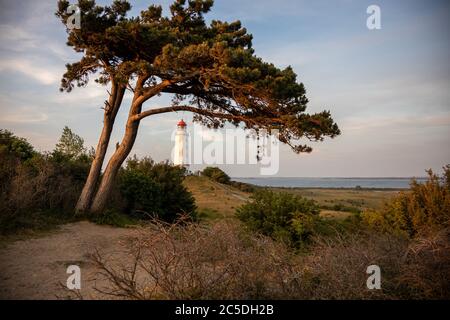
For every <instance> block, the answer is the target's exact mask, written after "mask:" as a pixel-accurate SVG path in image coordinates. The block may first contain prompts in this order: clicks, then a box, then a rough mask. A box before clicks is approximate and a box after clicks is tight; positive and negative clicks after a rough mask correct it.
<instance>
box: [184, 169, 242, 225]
mask: <svg viewBox="0 0 450 320" xmlns="http://www.w3.org/2000/svg"><path fill="white" fill-rule="evenodd" d="M184 185H185V186H186V187H187V188H188V190H189V191H190V192H191V193H192V194H193V195H194V198H195V203H196V205H197V207H198V209H199V212H200V216H201V217H202V213H203V216H204V217H205V218H206V219H209V220H218V219H223V218H226V219H228V218H233V216H234V212H235V210H236V208H237V207H239V206H241V205H242V204H244V203H245V202H246V201H247V200H248V198H249V197H250V194H249V193H246V192H242V191H240V190H239V189H237V188H234V187H232V186H229V185H224V184H220V183H217V182H215V181H212V180H211V179H209V178H207V177H198V176H188V177H186V178H185V180H184Z"/></svg>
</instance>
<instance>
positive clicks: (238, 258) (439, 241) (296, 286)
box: [87, 220, 450, 299]
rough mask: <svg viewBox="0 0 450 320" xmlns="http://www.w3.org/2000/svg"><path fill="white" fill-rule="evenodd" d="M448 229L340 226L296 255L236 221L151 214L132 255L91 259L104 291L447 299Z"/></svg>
mask: <svg viewBox="0 0 450 320" xmlns="http://www.w3.org/2000/svg"><path fill="white" fill-rule="evenodd" d="M449 235H450V234H449V233H448V232H447V233H440V234H436V235H435V236H433V237H431V238H430V237H428V238H421V239H417V240H414V241H410V240H408V239H405V238H402V237H397V236H394V235H390V234H380V233H376V232H356V233H352V234H349V235H347V236H345V237H342V236H340V235H339V234H336V235H335V237H333V238H330V237H322V236H321V237H313V238H312V240H311V242H312V243H311V246H310V247H309V250H308V254H307V255H295V254H293V252H292V249H291V248H289V247H288V246H286V245H284V244H283V243H280V242H277V241H273V240H272V239H271V238H270V237H266V236H262V235H255V234H252V233H247V232H246V231H245V230H243V229H242V228H240V226H239V225H238V224H236V223H232V222H224V221H221V222H218V223H216V224H213V225H211V226H205V225H199V224H195V223H189V222H188V221H186V220H181V221H179V222H177V223H175V224H171V225H170V224H166V223H163V222H160V221H156V220H154V221H152V223H150V224H149V225H148V226H147V227H145V228H143V229H142V230H141V232H140V234H139V235H138V236H137V237H136V238H135V240H134V241H132V242H127V246H128V247H127V249H128V250H127V251H128V252H129V253H130V255H131V258H130V259H126V260H125V262H120V261H119V260H115V259H114V257H112V256H111V255H107V253H106V252H105V253H102V252H96V253H95V254H94V255H93V256H92V259H93V262H94V263H95V265H96V266H97V267H98V268H99V270H100V271H99V272H100V275H101V276H104V277H105V278H106V280H107V282H106V283H105V284H104V286H102V287H97V289H98V290H99V291H100V292H101V293H104V294H106V295H107V296H106V298H111V296H113V297H116V298H122V299H448V298H449V293H450V288H449V284H450V281H449V280H450V272H449V270H450V250H449V249H450V248H449ZM106 257H108V258H106ZM122 261H123V260H122ZM370 265H378V266H379V267H380V268H381V276H382V278H381V290H369V289H368V288H367V286H366V283H367V278H368V274H367V273H366V270H367V267H368V266H370ZM87 298H88V297H87Z"/></svg>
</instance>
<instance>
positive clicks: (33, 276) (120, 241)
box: [0, 221, 138, 299]
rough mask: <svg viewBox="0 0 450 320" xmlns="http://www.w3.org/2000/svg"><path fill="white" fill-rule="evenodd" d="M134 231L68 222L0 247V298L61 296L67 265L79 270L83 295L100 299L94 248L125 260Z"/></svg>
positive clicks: (99, 282)
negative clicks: (50, 231) (49, 230)
mask: <svg viewBox="0 0 450 320" xmlns="http://www.w3.org/2000/svg"><path fill="white" fill-rule="evenodd" d="M137 233H138V230H137V229H134V228H113V227H109V226H100V225H96V224H93V223H90V222H85V221H82V222H76V223H70V224H67V225H64V226H62V227H60V228H59V229H58V230H56V231H54V232H52V233H51V234H50V235H46V236H43V237H39V238H34V239H27V240H19V241H16V242H12V243H8V244H7V245H6V246H4V247H2V248H0V299H61V298H62V299H64V298H68V297H69V296H70V292H69V291H67V289H64V288H63V285H65V284H66V281H67V278H68V277H69V274H67V273H66V272H67V267H68V266H69V265H78V266H79V267H80V269H81V293H82V295H83V297H86V298H93V299H101V298H102V295H100V294H99V293H98V292H97V291H96V290H94V286H97V287H101V285H102V282H103V283H105V282H104V280H103V279H101V278H100V277H99V276H98V274H97V273H98V270H97V268H96V267H95V266H94V265H93V264H92V263H91V262H90V260H89V254H90V253H92V252H94V251H95V250H96V249H98V250H99V251H100V252H102V254H105V255H106V256H108V257H110V258H113V259H118V261H120V260H122V261H123V262H125V263H126V261H127V259H130V256H129V255H128V254H127V250H126V243H127V242H129V241H130V240H131V239H133V238H134V237H135V236H136V235H137Z"/></svg>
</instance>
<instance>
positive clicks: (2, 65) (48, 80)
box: [0, 59, 59, 85]
mask: <svg viewBox="0 0 450 320" xmlns="http://www.w3.org/2000/svg"><path fill="white" fill-rule="evenodd" d="M0 71H2V72H4V71H12V72H19V73H22V74H24V75H26V76H27V77H29V78H32V79H34V80H37V81H38V82H39V83H41V84H44V85H51V84H55V83H57V82H58V81H59V76H58V74H59V72H57V71H55V70H49V68H43V67H41V66H37V64H36V63H33V62H31V61H29V60H26V59H5V60H1V61H0Z"/></svg>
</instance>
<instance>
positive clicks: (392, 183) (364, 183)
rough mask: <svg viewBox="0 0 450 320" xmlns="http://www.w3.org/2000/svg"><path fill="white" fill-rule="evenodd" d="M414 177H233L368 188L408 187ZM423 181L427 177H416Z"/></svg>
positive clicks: (274, 184)
mask: <svg viewBox="0 0 450 320" xmlns="http://www.w3.org/2000/svg"><path fill="white" fill-rule="evenodd" d="M411 179H412V178H279V177H263V178H261V177H258V178H232V180H234V181H239V182H244V183H250V184H253V185H257V186H267V187H286V188H366V189H408V188H409V185H410V183H411ZM415 179H416V181H417V182H419V183H423V182H425V181H426V180H427V178H424V177H420V178H415Z"/></svg>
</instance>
